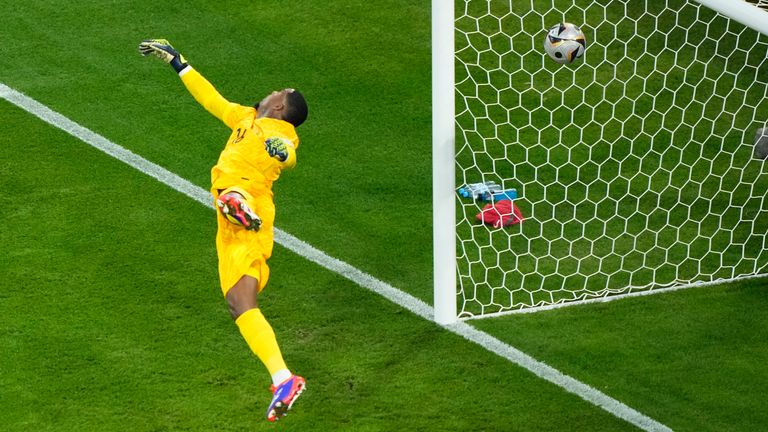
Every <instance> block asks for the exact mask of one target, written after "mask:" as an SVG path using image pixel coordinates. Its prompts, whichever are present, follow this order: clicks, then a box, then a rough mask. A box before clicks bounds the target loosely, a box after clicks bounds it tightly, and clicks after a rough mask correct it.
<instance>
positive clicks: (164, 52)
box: [139, 39, 189, 73]
mask: <svg viewBox="0 0 768 432" xmlns="http://www.w3.org/2000/svg"><path fill="white" fill-rule="evenodd" d="M139 52H140V53H141V55H143V56H145V57H146V56H148V55H150V54H151V55H153V56H155V57H157V58H159V59H160V60H162V61H164V62H166V63H170V65H171V67H173V69H174V70H175V71H176V72H177V73H178V72H181V71H182V70H184V68H186V67H187V66H189V64H188V63H187V59H185V58H184V56H183V55H181V54H179V52H178V51H176V50H175V49H174V48H173V46H172V45H171V43H170V42H168V41H167V40H166V39H147V40H145V41H142V42H141V43H140V44H139Z"/></svg>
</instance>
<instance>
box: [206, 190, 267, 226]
mask: <svg viewBox="0 0 768 432" xmlns="http://www.w3.org/2000/svg"><path fill="white" fill-rule="evenodd" d="M216 207H218V208H219V211H220V212H221V214H222V216H224V217H225V218H226V219H227V220H228V221H230V222H232V223H233V224H235V225H240V226H241V227H243V228H245V229H247V230H252V231H258V230H259V228H260V227H261V219H260V218H259V216H258V215H257V214H256V213H255V212H254V211H253V210H251V208H250V207H248V204H247V203H246V202H245V199H243V197H241V196H240V195H235V194H229V193H228V194H224V195H222V196H220V197H218V198H217V199H216Z"/></svg>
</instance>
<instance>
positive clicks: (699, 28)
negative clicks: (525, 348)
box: [455, 0, 768, 317]
mask: <svg viewBox="0 0 768 432" xmlns="http://www.w3.org/2000/svg"><path fill="white" fill-rule="evenodd" d="M458 3H459V4H458V5H457V11H456V33H455V34H456V64H457V67H456V82H457V85H456V90H457V100H456V113H457V115H456V122H457V134H456V140H457V145H456V152H457V183H458V184H459V185H461V184H466V183H474V182H481V181H495V182H496V183H498V184H501V185H503V186H504V187H505V188H516V189H517V191H518V193H519V195H520V198H519V199H518V200H517V201H516V203H517V205H518V206H519V208H520V209H521V211H522V213H523V215H524V216H525V217H526V218H527V220H525V221H524V222H523V223H522V224H520V225H513V226H511V227H507V228H503V229H495V228H492V227H490V226H486V225H481V224H478V223H477V222H476V220H475V215H476V214H477V213H478V212H479V211H480V209H481V207H482V204H483V203H477V202H473V201H471V200H467V199H466V198H463V197H460V196H459V195H458V194H457V200H458V201H459V202H460V204H461V205H460V206H459V214H458V226H457V235H458V238H457V240H458V255H459V259H458V277H459V281H460V293H459V294H460V307H459V309H460V315H461V316H464V317H466V316H473V315H475V316H476V315H485V314H490V313H495V312H500V311H510V310H519V309H526V308H533V307H539V306H546V305H552V304H558V303H564V302H572V301H579V300H586V299H591V298H596V297H604V296H608V295H614V294H624V293H633V292H637V291H645V290H651V289H654V288H658V287H670V286H676V285H683V284H689V283H696V282H708V281H715V280H722V279H733V278H739V277H744V276H751V275H758V274H764V273H768V238H767V236H766V232H768V198H767V195H766V191H768V162H766V161H763V160H758V159H755V158H753V148H754V145H753V141H754V137H755V131H756V129H757V128H758V127H765V123H766V121H768V101H767V100H766V96H768V61H766V58H767V57H768V38H767V37H765V36H763V35H761V34H758V33H757V32H755V31H754V30H751V29H749V28H746V27H744V26H743V25H741V24H739V23H737V22H734V21H731V20H729V19H727V18H725V17H723V16H721V15H718V14H716V13H715V12H713V11H711V10H709V9H707V8H706V7H703V6H700V5H699V4H698V3H693V2H688V1H683V0H668V1H663V0H659V1H642V0H637V1H636V0H622V1H618V0H595V1H574V0H563V1H559V0H546V1H538V0H533V1H529V2H518V1H514V2H513V1H511V0H510V1H495V0H466V1H463V2H461V1H460V2H458ZM561 21H567V22H572V23H574V24H576V25H578V26H580V27H581V29H582V30H583V31H584V33H585V34H586V38H587V51H586V54H585V55H584V57H583V58H582V59H580V60H577V61H576V62H575V63H574V64H573V65H570V66H561V65H558V64H556V63H555V62H553V61H551V60H550V59H548V58H547V57H546V55H545V53H544V51H543V48H542V44H543V38H544V34H545V29H547V28H549V27H551V26H552V25H554V24H556V23H558V22H561Z"/></svg>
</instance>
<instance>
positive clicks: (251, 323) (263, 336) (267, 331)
mask: <svg viewBox="0 0 768 432" xmlns="http://www.w3.org/2000/svg"><path fill="white" fill-rule="evenodd" d="M235 323H236V324H237V326H238V327H239V328H240V334H242V335H243V338H244V339H245V341H246V342H247V343H248V346H249V347H250V348H251V351H253V353H254V354H256V356H257V357H258V358H259V360H261V362H262V363H264V366H266V367H267V370H268V371H269V373H270V374H275V373H276V372H278V371H279V370H281V369H288V367H287V366H286V365H285V361H284V360H283V355H282V354H281V353H280V346H279V345H278V344H277V338H276V337H275V332H274V331H273V330H272V326H270V325H269V322H267V319H266V318H264V315H263V314H262V313H261V310H259V309H258V308H256V309H249V310H247V311H245V312H244V313H243V314H242V315H240V316H239V317H237V320H235Z"/></svg>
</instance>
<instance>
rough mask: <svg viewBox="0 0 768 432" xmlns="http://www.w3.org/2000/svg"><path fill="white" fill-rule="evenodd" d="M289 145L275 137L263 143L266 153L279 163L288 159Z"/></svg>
mask: <svg viewBox="0 0 768 432" xmlns="http://www.w3.org/2000/svg"><path fill="white" fill-rule="evenodd" d="M289 144H290V141H288V140H284V139H282V138H277V137H273V138H267V140H266V141H264V146H265V147H266V149H267V153H269V155H270V156H272V157H273V158H275V159H277V160H279V161H280V162H285V160H286V159H288V145H289Z"/></svg>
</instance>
